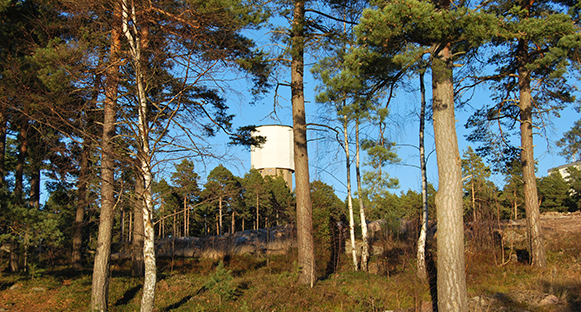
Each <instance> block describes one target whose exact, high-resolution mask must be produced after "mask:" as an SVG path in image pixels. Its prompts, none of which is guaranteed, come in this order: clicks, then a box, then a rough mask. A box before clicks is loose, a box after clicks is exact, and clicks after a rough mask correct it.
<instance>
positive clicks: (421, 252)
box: [417, 72, 428, 280]
mask: <svg viewBox="0 0 581 312" xmlns="http://www.w3.org/2000/svg"><path fill="white" fill-rule="evenodd" d="M420 93H421V108H420V168H421V171H422V208H423V211H422V228H421V229H420V237H419V238H418V254H417V269H418V272H417V275H418V277H419V278H420V279H424V280H425V279H426V278H428V273H427V269H426V237H427V231H428V175H427V172H426V152H425V146H424V144H425V142H424V132H425V126H426V87H425V85H424V72H421V73H420Z"/></svg>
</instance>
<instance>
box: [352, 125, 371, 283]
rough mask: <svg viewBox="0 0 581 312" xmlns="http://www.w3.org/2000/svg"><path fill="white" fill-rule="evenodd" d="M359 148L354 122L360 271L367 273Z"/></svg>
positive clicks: (357, 129)
mask: <svg viewBox="0 0 581 312" xmlns="http://www.w3.org/2000/svg"><path fill="white" fill-rule="evenodd" d="M360 150H361V148H360V146H359V120H356V121H355V175H356V177H357V192H358V193H359V215H360V218H361V240H362V241H363V244H362V246H361V270H362V271H366V272H367V264H368V262H369V238H368V235H367V220H366V218H365V207H364V205H363V186H362V184H361V171H360V169H359V166H360V163H361V159H360V156H359V155H360Z"/></svg>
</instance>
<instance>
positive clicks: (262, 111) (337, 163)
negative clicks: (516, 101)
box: [201, 73, 581, 198]
mask: <svg viewBox="0 0 581 312" xmlns="http://www.w3.org/2000/svg"><path fill="white" fill-rule="evenodd" d="M412 79H413V78H412ZM415 79H416V80H417V78H415ZM430 81H431V78H430V76H429V75H426V90H427V95H426V98H427V100H428V101H429V100H430V98H431V94H430V93H429V92H430V90H431V85H430ZM316 84H317V82H316V81H314V79H313V78H312V76H311V75H310V73H307V76H306V78H305V93H306V94H305V99H306V102H307V103H306V106H307V122H309V123H321V119H322V118H323V117H324V115H325V109H324V107H323V106H322V105H321V104H317V103H315V101H314V96H315V91H314V89H315V86H316ZM413 84H415V82H414V81H411V82H410V85H413ZM407 89H411V91H409V90H408V91H404V90H398V92H397V96H396V98H395V101H393V103H392V104H391V105H390V111H391V115H390V120H391V126H390V133H389V136H390V138H391V140H393V141H394V142H396V143H397V144H398V151H397V153H398V155H399V157H400V158H401V160H402V161H401V163H400V164H395V165H389V166H388V167H387V168H386V169H387V171H388V172H389V174H390V176H392V177H395V178H398V180H399V182H400V187H399V188H398V189H394V190H392V191H393V192H394V193H399V192H401V191H404V192H405V191H407V190H408V189H412V190H416V191H419V190H420V186H421V180H420V171H419V169H418V168H416V167H414V166H417V165H418V163H419V158H418V150H417V148H416V147H413V146H417V145H418V128H419V118H418V117H417V114H418V113H417V112H418V111H419V99H420V94H419V89H418V88H417V87H416V88H414V87H411V88H407ZM416 89H418V90H416ZM489 98H490V94H489V92H488V91H487V89H486V87H477V89H476V90H475V96H474V97H473V99H472V100H471V101H470V103H469V105H467V106H466V107H464V108H462V109H457V112H456V119H457V120H458V122H457V124H456V129H457V134H458V144H459V147H460V154H462V153H463V152H464V150H465V149H466V148H467V146H468V145H472V147H473V148H476V147H477V146H474V145H473V144H471V143H469V142H467V141H466V137H465V136H466V135H467V134H468V130H466V129H465V128H464V124H465V123H466V121H467V119H468V117H469V116H470V115H471V114H472V113H473V111H474V109H475V108H478V107H481V106H482V105H484V104H490V100H489ZM278 101H279V105H280V106H279V107H278V108H277V110H276V112H277V114H276V118H275V117H273V116H274V114H273V107H274V94H269V95H268V96H266V97H265V98H264V99H263V100H262V101H261V102H260V103H258V104H256V105H254V106H250V105H249V104H247V99H245V98H244V97H242V98H240V97H233V98H230V107H231V111H232V113H233V114H235V115H236V118H235V127H238V126H242V125H248V124H254V125H265V124H283V125H292V115H291V106H290V89H289V88H288V87H280V88H279V94H278ZM579 118H581V115H580V114H579V113H577V112H575V110H574V109H573V108H572V107H569V108H567V109H565V110H564V111H563V112H562V114H561V118H553V119H552V120H551V121H552V125H549V130H548V131H547V133H548V136H547V137H543V136H540V135H538V134H537V135H536V136H535V138H534V144H535V157H536V159H537V161H538V171H537V176H538V177H541V176H546V175H547V170H548V169H550V168H553V167H557V166H560V165H562V164H565V163H566V160H565V159H564V158H563V157H561V156H559V155H558V151H559V149H558V148H557V147H556V146H555V144H554V142H555V141H556V140H558V139H559V138H561V137H562V133H563V132H565V131H568V130H569V129H570V128H571V126H573V123H574V122H575V121H576V120H577V119H579ZM311 129H314V128H311ZM426 130H427V132H426V153H430V152H431V151H432V150H433V149H434V143H433V135H432V132H433V128H432V124H431V123H427V124H426ZM368 132H371V130H369V129H368V128H363V129H362V133H364V134H365V133H368ZM328 137H329V136H328V135H325V134H324V133H323V132H321V131H315V130H310V131H309V133H308V138H309V141H310V144H309V163H310V169H311V171H310V177H311V180H322V181H323V182H326V183H328V184H330V185H332V186H333V187H334V188H335V191H336V192H337V195H338V196H339V197H340V198H343V197H344V196H345V194H346V187H345V184H344V183H345V182H344V181H345V176H346V174H345V163H344V153H343V152H342V150H340V149H339V145H338V144H337V143H335V142H333V141H332V140H329V139H328ZM218 140H220V139H219V138H218ZM222 140H223V139H222ZM224 142H225V141H222V142H219V143H218V145H220V144H222V149H223V150H224V151H227V152H228V154H230V157H229V159H228V160H226V161H219V162H220V163H223V164H224V165H225V166H227V167H228V168H229V169H230V170H231V171H232V172H233V173H234V174H235V175H238V176H243V175H244V174H245V173H246V172H247V171H248V170H249V169H250V151H249V150H246V149H244V148H240V147H231V146H227V145H226V144H225V143H224ZM353 148H354V147H352V151H353ZM352 155H353V152H352ZM217 163H218V161H209V162H206V163H205V165H206V167H207V169H206V170H207V172H209V171H210V170H211V169H212V168H213V167H214V166H216V165H217ZM201 176H202V177H204V176H205V174H201ZM353 176H354V173H353ZM353 180H354V179H353ZM428 180H429V182H431V183H433V184H434V185H437V180H438V175H437V166H436V155H435V152H434V153H432V154H431V155H430V156H429V158H428ZM492 180H493V182H495V183H496V184H497V185H498V186H500V187H502V185H503V177H502V176H493V177H492ZM354 186H355V185H354Z"/></svg>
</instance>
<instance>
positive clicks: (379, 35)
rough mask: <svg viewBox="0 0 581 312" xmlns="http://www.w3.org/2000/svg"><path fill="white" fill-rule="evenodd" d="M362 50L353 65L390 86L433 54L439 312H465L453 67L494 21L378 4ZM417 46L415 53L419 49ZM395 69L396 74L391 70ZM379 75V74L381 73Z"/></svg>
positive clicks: (424, 5)
mask: <svg viewBox="0 0 581 312" xmlns="http://www.w3.org/2000/svg"><path fill="white" fill-rule="evenodd" d="M357 31H358V33H357V36H358V38H359V41H360V44H361V45H362V48H361V49H358V50H355V51H354V53H353V54H354V55H355V56H357V58H355V61H354V65H355V66H357V65H358V64H361V65H359V66H360V67H361V66H364V67H365V68H367V72H368V73H369V75H372V76H374V77H375V78H376V79H377V80H379V81H380V82H382V83H383V85H390V84H393V81H397V80H396V79H397V78H398V77H399V75H398V73H399V72H400V70H399V69H398V68H406V67H409V66H412V65H414V64H415V63H416V62H417V61H418V60H419V59H421V56H422V54H423V52H424V51H428V53H430V56H431V69H432V100H433V101H432V105H433V121H434V136H435V142H436V153H437V156H438V177H439V189H438V194H437V196H436V207H437V219H438V232H439V234H438V309H439V310H440V311H464V310H467V309H468V302H467V294H466V292H467V291H466V280H465V274H464V270H465V268H464V250H463V244H462V243H461V242H462V241H463V226H462V224H463V220H462V215H463V214H462V182H461V180H462V177H461V166H460V161H459V160H460V155H459V151H458V141H457V137H456V129H455V117H454V85H453V74H452V69H453V67H454V60H455V57H456V56H457V55H459V54H458V53H459V52H460V53H465V52H467V51H469V50H470V48H471V47H474V46H478V45H480V44H481V43H482V42H483V41H485V40H486V39H488V38H489V37H490V35H491V34H492V33H494V32H495V20H494V18H493V17H491V16H489V15H487V14H484V13H482V12H480V11H475V10H471V9H468V8H467V7H463V6H457V7H454V9H452V3H451V2H450V1H436V2H433V3H430V2H421V1H415V0H408V1H397V2H386V3H380V4H379V5H378V8H377V9H370V10H366V11H364V13H363V18H362V19H361V23H360V24H359V25H358V26H357ZM418 48H419V49H418ZM393 68H395V69H396V70H395V71H394V70H393ZM380 71H383V73H381V72H380Z"/></svg>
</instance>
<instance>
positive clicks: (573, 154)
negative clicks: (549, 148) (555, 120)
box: [557, 119, 581, 161]
mask: <svg viewBox="0 0 581 312" xmlns="http://www.w3.org/2000/svg"><path fill="white" fill-rule="evenodd" d="M557 146H559V147H560V148H561V151H560V152H559V155H561V156H563V157H565V159H567V160H569V161H578V160H581V158H579V157H580V156H581V154H580V153H579V151H581V119H580V120H577V121H576V122H575V124H574V125H573V127H572V128H571V130H569V131H567V132H565V133H563V137H562V138H561V139H560V140H559V141H558V142H557Z"/></svg>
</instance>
